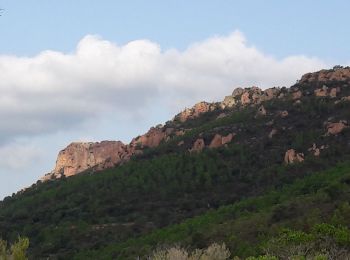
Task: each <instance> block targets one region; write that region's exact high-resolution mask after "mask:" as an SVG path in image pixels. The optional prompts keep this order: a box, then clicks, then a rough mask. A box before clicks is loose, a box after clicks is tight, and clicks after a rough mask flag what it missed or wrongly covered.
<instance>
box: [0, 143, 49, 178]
mask: <svg viewBox="0 0 350 260" xmlns="http://www.w3.org/2000/svg"><path fill="white" fill-rule="evenodd" d="M42 157H43V153H42V151H41V150H40V149H39V148H38V147H36V146H35V145H33V144H30V143H28V142H15V143H11V144H6V145H3V146H1V147H0V169H2V171H4V172H6V171H9V170H11V171H12V170H24V169H26V168H27V167H28V165H34V164H35V163H36V162H37V161H38V160H39V159H40V158H42Z"/></svg>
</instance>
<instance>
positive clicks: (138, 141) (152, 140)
mask: <svg viewBox="0 0 350 260" xmlns="http://www.w3.org/2000/svg"><path fill="white" fill-rule="evenodd" d="M172 132H173V129H164V128H163V127H152V128H151V129H150V130H149V131H148V132H147V133H146V134H144V135H141V136H138V137H136V138H134V139H133V140H132V141H131V143H130V145H131V146H137V147H139V148H144V147H151V148H153V147H157V146H158V145H159V144H160V143H161V142H162V141H163V140H165V139H166V137H167V136H168V135H169V134H171V133H172Z"/></svg>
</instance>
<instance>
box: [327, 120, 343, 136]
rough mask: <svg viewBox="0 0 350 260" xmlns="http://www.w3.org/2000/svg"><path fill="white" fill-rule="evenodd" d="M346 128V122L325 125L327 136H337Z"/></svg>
mask: <svg viewBox="0 0 350 260" xmlns="http://www.w3.org/2000/svg"><path fill="white" fill-rule="evenodd" d="M346 128H348V126H347V122H346V121H345V120H341V121H339V122H338V123H328V124H327V135H337V134H339V133H341V132H342V131H343V130H344V129H346Z"/></svg>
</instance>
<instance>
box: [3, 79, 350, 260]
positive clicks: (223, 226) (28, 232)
mask: <svg viewBox="0 0 350 260" xmlns="http://www.w3.org/2000/svg"><path fill="white" fill-rule="evenodd" d="M332 84H334V85H337V82H333V83H332ZM299 87H303V88H304V89H305V90H308V89H310V93H312V89H313V88H314V86H311V85H310V86H309V85H303V86H299ZM285 91H286V98H285V99H273V100H270V101H266V102H264V103H263V105H264V107H265V108H266V110H267V111H268V114H267V115H266V116H263V117H257V116H256V111H257V107H255V106H248V107H237V108H235V109H231V110H230V109H227V110H224V112H225V113H226V114H227V116H226V117H224V118H220V119H217V117H218V115H219V114H220V113H222V112H223V111H222V110H214V111H211V112H208V113H205V114H203V115H201V116H200V117H198V118H195V119H192V120H188V121H186V122H185V123H179V122H176V121H172V122H168V123H167V124H168V126H169V127H174V128H176V129H187V131H186V133H185V134H184V135H183V136H174V137H173V138H172V139H170V140H169V141H167V142H164V143H162V144H161V145H160V146H158V147H156V148H152V149H147V150H144V153H143V154H142V155H139V156H137V157H135V158H133V159H132V160H131V161H129V162H128V163H126V164H124V165H121V166H119V167H117V168H113V169H109V170H105V171H102V172H99V173H94V174H92V173H90V172H85V173H83V174H79V175H77V176H73V177H70V178H62V179H59V180H55V181H48V182H45V183H40V182H38V183H37V184H36V185H33V186H32V187H31V188H30V189H28V190H26V191H25V192H21V193H18V194H16V195H14V196H12V197H7V198H5V199H4V201H2V202H0V235H1V236H2V237H3V238H4V239H6V240H8V241H15V240H16V239H17V237H18V235H23V236H27V237H29V238H30V241H31V244H30V245H31V246H30V247H29V255H30V258H32V259H43V258H52V259H74V258H75V259H134V258H135V257H136V256H142V257H145V256H147V255H150V254H151V253H152V251H153V250H155V249H157V248H159V246H173V245H174V244H178V245H181V246H184V247H186V248H189V249H194V248H205V247H208V246H210V244H212V243H214V242H218V243H225V244H226V246H227V247H228V249H229V250H230V252H231V254H232V256H239V257H250V256H252V257H253V256H256V257H258V256H259V255H266V254H271V255H274V256H278V257H282V253H281V252H279V251H276V250H277V249H276V248H283V247H282V246H280V245H279V246H276V247H275V249H273V245H275V243H277V245H278V243H280V242H281V241H283V239H284V238H286V237H287V238H288V237H290V236H291V237H294V236H295V235H298V236H299V237H301V239H304V238H308V239H309V240H308V241H303V244H305V245H306V244H307V245H309V247H312V248H314V249H315V250H314V251H312V250H311V251H312V254H313V255H312V256H316V255H318V254H328V253H330V252H321V251H320V250H318V249H319V245H322V243H321V242H320V241H321V240H322V241H323V240H324V237H327V239H325V240H327V241H328V242H329V243H330V244H329V245H332V246H333V247H332V248H336V249H337V248H338V247H339V248H341V249H342V250H343V249H344V250H345V251H346V250H348V241H347V240H346V241H345V242H344V243H343V242H341V243H340V244H339V239H338V234H343V233H344V234H347V232H348V231H347V228H349V227H350V222H349V221H350V218H349V217H350V206H349V199H350V197H349V196H350V195H349V194H350V187H349V185H350V145H349V143H348V142H349V137H350V131H349V130H348V129H345V130H344V131H343V132H342V133H340V134H338V135H337V136H330V135H325V132H326V129H325V125H324V123H325V122H327V121H329V120H331V121H333V122H337V121H339V120H348V121H350V109H349V108H350V102H340V103H336V104H335V102H334V100H333V99H330V98H328V97H326V98H316V97H314V96H311V95H310V96H304V97H303V98H302V99H301V103H299V104H295V103H294V101H293V100H291V98H289V96H288V95H289V94H288V93H287V90H285ZM306 92H307V91H306ZM348 92H349V91H348V90H346V89H345V90H344V91H343V94H344V95H348V94H350V93H348ZM281 110H287V111H288V117H286V118H282V117H281V116H279V111H281ZM271 122H272V123H271ZM272 129H276V130H277V133H276V135H274V136H273V138H270V137H269V133H270V132H271V130H272ZM216 133H220V134H222V135H226V134H228V133H235V134H236V135H235V137H234V141H233V142H232V143H230V144H229V145H227V146H223V147H220V148H217V149H209V148H206V149H204V150H203V151H202V152H200V153H189V152H188V150H189V149H190V148H191V146H192V144H193V142H194V141H195V140H196V139H197V138H203V139H204V141H205V143H206V144H208V143H210V140H211V139H212V138H213V136H214V135H215V134H216ZM180 141H182V142H183V145H181V146H179V145H178V144H179V142H180ZM314 143H315V144H316V145H317V147H321V146H322V145H323V146H324V147H325V148H324V149H323V150H322V151H321V154H320V156H319V157H315V156H314V155H313V152H312V151H310V150H309V148H310V147H312V146H313V144H314ZM291 148H293V149H296V150H297V151H298V152H303V153H304V154H305V161H304V162H303V163H297V164H293V165H285V164H284V162H283V159H284V154H285V152H286V150H288V149H291ZM327 230H328V231H329V232H328V231H327ZM343 231H344V232H343ZM288 232H289V233H288ZM317 232H319V233H317ZM320 232H321V233H320ZM327 232H328V233H329V234H328V233H327ZM339 232H340V233H339ZM342 232H343V233H342ZM327 234H328V235H327ZM344 236H345V238H346V237H347V235H344ZM320 237H322V239H320ZM342 241H343V240H342ZM299 242H300V241H299ZM299 242H298V241H296V243H299ZM306 242H307V243H306ZM267 245H269V246H267ZM294 247H295V245H293V246H291V245H290V244H287V245H286V248H287V249H288V250H289V249H290V248H294ZM298 248H299V247H298ZM287 249H286V250H285V251H287V252H290V254H292V253H293V252H291V251H290V250H289V251H288V250H287ZM339 250H340V249H339ZM342 250H340V251H342ZM344 250H343V251H344ZM309 251H310V250H309ZM311 251H310V252H311ZM319 251H320V252H319ZM346 252H347V251H346ZM294 253H295V252H294ZM294 253H293V254H294Z"/></svg>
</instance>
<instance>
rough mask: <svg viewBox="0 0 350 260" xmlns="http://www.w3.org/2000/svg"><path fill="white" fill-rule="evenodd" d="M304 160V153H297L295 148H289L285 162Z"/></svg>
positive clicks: (291, 162)
mask: <svg viewBox="0 0 350 260" xmlns="http://www.w3.org/2000/svg"><path fill="white" fill-rule="evenodd" d="M303 161H304V154H303V153H297V152H296V151H295V150H294V149H289V150H287V151H286V153H285V155H284V162H285V163H286V164H293V163H296V162H303Z"/></svg>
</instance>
